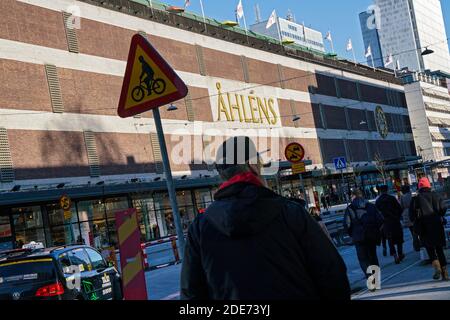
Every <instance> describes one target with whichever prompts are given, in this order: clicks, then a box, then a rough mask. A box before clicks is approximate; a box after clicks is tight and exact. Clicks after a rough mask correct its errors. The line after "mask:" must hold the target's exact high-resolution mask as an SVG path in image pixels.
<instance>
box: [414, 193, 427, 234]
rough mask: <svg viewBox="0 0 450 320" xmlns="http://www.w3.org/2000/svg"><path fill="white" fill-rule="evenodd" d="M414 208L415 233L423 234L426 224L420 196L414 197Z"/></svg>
mask: <svg viewBox="0 0 450 320" xmlns="http://www.w3.org/2000/svg"><path fill="white" fill-rule="evenodd" d="M414 209H415V217H416V218H415V219H414V224H413V229H414V233H415V234H417V235H419V236H421V235H423V232H424V230H425V229H424V225H423V219H422V218H423V211H422V208H421V206H420V198H419V196H416V197H414Z"/></svg>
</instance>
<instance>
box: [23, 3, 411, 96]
mask: <svg viewBox="0 0 450 320" xmlns="http://www.w3.org/2000/svg"><path fill="white" fill-rule="evenodd" d="M18 1H20V2H24V3H28V4H32V5H35V6H39V7H43V8H47V9H50V10H54V11H71V10H70V9H71V7H72V6H74V5H76V6H78V7H79V12H80V16H81V17H82V18H86V19H90V20H94V21H98V22H102V23H105V24H110V25H114V26H117V27H121V28H124V29H129V30H134V31H139V30H142V31H145V32H146V33H148V34H149V35H152V34H153V35H156V36H159V37H163V38H166V39H171V40H176V41H180V42H183V43H187V44H194V43H195V44H199V45H201V46H203V47H205V48H210V49H214V50H223V51H224V52H228V53H231V54H235V55H245V56H247V57H251V58H253V59H257V60H260V61H264V62H268V63H275V64H282V65H284V66H287V67H290V68H294V69H300V70H303V71H309V72H316V71H319V72H327V73H331V74H334V75H336V76H340V77H344V78H349V79H353V80H359V81H364V82H368V83H371V84H374V85H379V86H383V87H385V86H386V82H383V81H379V80H375V79H371V78H367V77H363V76H359V75H356V74H354V73H349V72H345V71H341V70H338V69H334V68H330V67H325V66H321V65H318V64H314V63H309V62H305V61H301V60H298V59H293V58H289V57H286V56H282V55H278V54H272V53H269V52H266V51H263V50H257V49H254V48H249V47H247V46H243V45H239V44H236V43H232V42H228V41H224V40H220V39H215V38H212V37H207V36H204V35H201V34H197V33H194V32H190V31H187V30H183V29H179V28H175V27H171V26H168V25H165V24H161V23H156V22H152V21H149V20H146V19H142V18H138V17H134V16H131V15H127V14H123V13H120V12H117V11H113V10H108V9H106V8H102V7H99V6H95V5H89V4H87V3H84V2H80V1H74V0H58V1H55V0H18ZM81 28H83V24H82V23H81ZM388 86H389V87H390V88H392V89H397V90H400V91H403V87H402V86H400V85H396V84H388Z"/></svg>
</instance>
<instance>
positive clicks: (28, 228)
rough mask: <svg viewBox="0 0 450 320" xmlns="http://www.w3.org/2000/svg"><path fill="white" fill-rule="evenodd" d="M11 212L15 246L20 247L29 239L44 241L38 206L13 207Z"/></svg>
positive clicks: (40, 213) (29, 240)
mask: <svg viewBox="0 0 450 320" xmlns="http://www.w3.org/2000/svg"><path fill="white" fill-rule="evenodd" d="M11 213H12V217H13V223H14V230H15V233H16V248H21V247H22V246H23V245H24V244H26V243H29V242H31V241H35V242H42V243H44V244H45V243H46V242H45V233H44V228H43V221H42V212H41V208H40V207H39V206H33V207H22V208H13V209H12V210H11Z"/></svg>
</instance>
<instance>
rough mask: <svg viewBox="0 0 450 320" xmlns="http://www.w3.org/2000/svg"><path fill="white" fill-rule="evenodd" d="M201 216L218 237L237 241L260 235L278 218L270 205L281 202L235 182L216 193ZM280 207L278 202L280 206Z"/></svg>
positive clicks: (262, 190)
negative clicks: (241, 238)
mask: <svg viewBox="0 0 450 320" xmlns="http://www.w3.org/2000/svg"><path fill="white" fill-rule="evenodd" d="M214 198H215V200H216V201H214V203H213V204H211V206H209V207H208V209H207V210H206V212H205V216H206V219H207V220H208V221H209V222H211V224H213V225H214V226H215V227H216V228H217V229H218V230H219V231H220V232H221V233H222V234H224V235H226V236H229V237H232V238H240V237H246V236H251V235H254V234H258V233H260V232H262V231H263V230H264V229H265V228H266V227H267V226H268V225H269V224H270V223H271V222H272V221H273V220H274V219H275V218H276V217H277V216H278V215H279V214H280V211H281V210H280V209H276V208H279V207H278V206H275V207H274V203H276V202H277V200H281V199H282V198H281V197H280V196H278V195H277V194H275V193H274V192H272V191H271V190H269V189H267V188H265V187H261V186H256V185H254V184H249V183H245V182H238V183H235V184H232V185H230V186H227V187H226V188H224V189H221V190H219V191H218V192H217V193H216V194H215V196H214ZM280 203H281V202H280Z"/></svg>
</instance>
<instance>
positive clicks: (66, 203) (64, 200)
mask: <svg viewBox="0 0 450 320" xmlns="http://www.w3.org/2000/svg"><path fill="white" fill-rule="evenodd" d="M59 205H60V206H61V208H62V209H63V210H69V209H70V207H71V206H72V201H71V200H70V198H69V197H68V196H66V195H63V196H62V197H61V198H59Z"/></svg>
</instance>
